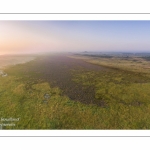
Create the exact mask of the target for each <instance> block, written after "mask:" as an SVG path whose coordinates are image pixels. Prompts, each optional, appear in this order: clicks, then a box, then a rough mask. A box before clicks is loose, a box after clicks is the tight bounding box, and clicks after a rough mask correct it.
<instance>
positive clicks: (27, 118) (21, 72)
mask: <svg viewBox="0 0 150 150" xmlns="http://www.w3.org/2000/svg"><path fill="white" fill-rule="evenodd" d="M51 57H53V56H49V59H51ZM73 57H75V56H73ZM76 58H77V57H76ZM78 58H79V56H78ZM81 58H82V59H84V60H85V61H89V62H90V63H94V64H97V65H103V66H105V68H106V69H104V70H101V69H100V70H97V71H96V70H92V69H85V68H83V67H81V68H80V69H79V68H69V72H70V74H71V76H70V77H71V80H72V82H71V81H69V82H68V83H67V84H70V85H77V87H82V88H83V93H81V95H79V96H78V97H79V98H80V97H82V94H85V95H86V94H87V93H86V92H87V91H86V89H88V88H89V87H93V90H94V98H95V100H94V101H93V102H91V103H87V104H86V103H84V102H83V101H82V100H77V99H76V98H78V97H75V99H73V100H72V99H71V98H69V96H68V95H69V94H68V95H67V92H64V91H63V88H62V87H64V85H65V84H66V83H65V82H64V83H63V82H62V84H63V86H61V85H60V84H54V85H53V84H51V82H49V80H48V79H47V78H45V76H44V75H43V72H42V70H44V68H43V67H42V66H40V67H39V64H41V62H40V61H39V60H41V59H42V57H38V58H37V59H36V60H33V61H31V62H28V63H26V64H19V65H16V66H12V67H9V68H6V69H5V70H4V71H5V72H6V73H7V74H8V76H7V77H1V76H0V115H1V117H2V118H11V117H12V118H19V121H16V122H8V121H1V122H0V123H15V126H4V127H3V129H150V92H149V91H150V77H149V72H148V71H144V69H143V70H142V71H141V70H140V69H139V71H138V70H136V69H135V70H132V69H131V66H130V65H129V64H130V60H129V62H128V64H127V67H122V66H125V63H124V60H122V61H121V59H120V60H116V61H120V63H119V66H118V63H117V65H115V62H114V61H112V60H111V59H113V58H107V61H106V60H105V61H104V60H103V59H102V61H101V60H100V59H93V58H92V57H80V59H81ZM72 59H73V58H72ZM104 59H106V58H104ZM73 60H76V61H78V60H77V59H73ZM126 61H127V60H126ZM143 61H144V63H146V65H147V64H148V63H149V62H147V60H143ZM62 62H63V61H62ZM104 62H105V64H104ZM107 62H108V63H107ZM53 63H54V62H53ZM61 64H62V63H61ZM68 64H70V63H69V62H68ZM73 64H74V62H73ZM110 64H111V65H110ZM65 65H66V64H65ZM135 65H136V67H135V68H138V67H139V68H141V66H138V63H135ZM36 67H37V68H39V70H36V69H35V70H34V69H33V68H36ZM57 67H59V66H57ZM121 67H122V68H121ZM46 68H48V67H46ZM46 68H45V70H47V69H46ZM58 69H59V68H58ZM40 70H41V72H40ZM45 70H44V71H45ZM50 70H52V68H50ZM69 72H68V73H69ZM56 73H57V72H56ZM59 75H60V76H63V75H64V74H63V73H62V75H61V74H59ZM47 76H50V75H49V74H48V75H47ZM67 78H68V76H67ZM50 79H52V78H50ZM53 79H55V78H53ZM62 79H64V78H62ZM55 80H57V78H56V79H55ZM60 81H61V80H60ZM72 83H74V84H72ZM56 85H58V86H56ZM64 90H65V88H64ZM67 90H68V89H67ZM67 90H66V91H67ZM73 91H74V90H73ZM92 92H93V91H92ZM88 93H90V91H89V90H88ZM46 94H47V95H48V98H46V97H45V95H46ZM74 94H76V93H74Z"/></svg>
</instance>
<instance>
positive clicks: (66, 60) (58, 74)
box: [32, 55, 104, 106]
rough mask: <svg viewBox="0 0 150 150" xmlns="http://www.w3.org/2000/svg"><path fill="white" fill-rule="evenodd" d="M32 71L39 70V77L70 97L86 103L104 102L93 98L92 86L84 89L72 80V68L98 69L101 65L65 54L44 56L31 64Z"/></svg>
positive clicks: (102, 103) (99, 103)
mask: <svg viewBox="0 0 150 150" xmlns="http://www.w3.org/2000/svg"><path fill="white" fill-rule="evenodd" d="M33 67H34V68H32V69H33V70H32V71H35V72H39V71H40V74H41V78H43V79H44V80H47V81H48V82H49V83H50V85H52V86H53V87H55V86H56V87H59V88H60V89H61V90H62V91H63V94H65V95H67V96H68V97H69V98H70V99H72V100H75V101H81V102H82V103H86V104H97V105H99V106H103V105H104V102H100V101H98V100H96V99H95V92H94V87H87V88H86V89H84V88H83V87H82V86H81V85H79V84H77V83H75V82H74V81H72V74H71V70H72V69H80V68H84V69H85V70H89V71H100V70H103V69H104V68H103V67H100V66H97V65H93V64H90V63H87V62H84V61H83V60H79V59H74V58H70V57H67V56H65V55H57V56H44V57H41V59H40V60H38V61H37V63H36V66H33Z"/></svg>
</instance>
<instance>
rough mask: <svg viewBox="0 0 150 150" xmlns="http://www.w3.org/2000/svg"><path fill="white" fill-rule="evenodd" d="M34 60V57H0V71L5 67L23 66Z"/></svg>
mask: <svg viewBox="0 0 150 150" xmlns="http://www.w3.org/2000/svg"><path fill="white" fill-rule="evenodd" d="M34 59H35V57H34V56H0V70H2V69H4V68H5V67H6V66H11V65H13V66H14V65H17V64H24V63H26V62H29V61H32V60H34Z"/></svg>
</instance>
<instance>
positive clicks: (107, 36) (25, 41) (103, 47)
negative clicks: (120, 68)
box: [0, 20, 150, 55]
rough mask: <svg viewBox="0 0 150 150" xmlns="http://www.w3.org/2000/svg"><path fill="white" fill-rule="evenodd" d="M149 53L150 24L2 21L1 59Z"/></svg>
mask: <svg viewBox="0 0 150 150" xmlns="http://www.w3.org/2000/svg"><path fill="white" fill-rule="evenodd" d="M83 51H90V52H92V51H93V52H150V21H102V20H101V21H42V20H41V21H0V55H3V54H17V53H18V54H20V53H22V54H24V53H45V52H83Z"/></svg>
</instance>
